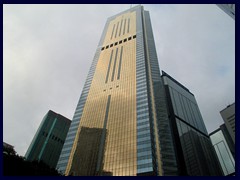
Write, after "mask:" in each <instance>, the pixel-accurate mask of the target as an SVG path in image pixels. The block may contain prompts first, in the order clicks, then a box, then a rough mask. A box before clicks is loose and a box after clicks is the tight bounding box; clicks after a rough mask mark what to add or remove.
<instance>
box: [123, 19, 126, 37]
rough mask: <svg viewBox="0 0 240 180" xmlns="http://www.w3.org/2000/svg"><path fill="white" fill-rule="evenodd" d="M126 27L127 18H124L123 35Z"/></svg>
mask: <svg viewBox="0 0 240 180" xmlns="http://www.w3.org/2000/svg"><path fill="white" fill-rule="evenodd" d="M125 28H126V19H124V26H123V35H124V34H125Z"/></svg>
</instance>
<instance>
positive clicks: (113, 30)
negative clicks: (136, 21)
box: [111, 18, 130, 39]
mask: <svg viewBox="0 0 240 180" xmlns="http://www.w3.org/2000/svg"><path fill="white" fill-rule="evenodd" d="M122 23H123V19H122V20H121V24H120V30H119V34H118V36H120V35H121V32H122ZM115 27H116V24H114V25H113V29H112V34H111V39H112V38H113V34H114V32H115V36H114V37H115V38H116V37H117V33H118V27H119V21H118V22H117V27H116V31H115ZM125 27H126V19H124V27H123V35H124V34H125ZM129 29H130V18H128V27H127V33H129Z"/></svg>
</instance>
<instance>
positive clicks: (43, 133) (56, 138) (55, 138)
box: [42, 131, 64, 144]
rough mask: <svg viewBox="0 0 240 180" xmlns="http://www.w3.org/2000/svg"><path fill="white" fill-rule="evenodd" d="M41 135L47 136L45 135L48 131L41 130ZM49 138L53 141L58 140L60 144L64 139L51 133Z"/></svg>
mask: <svg viewBox="0 0 240 180" xmlns="http://www.w3.org/2000/svg"><path fill="white" fill-rule="evenodd" d="M42 135H43V136H44V137H47V136H48V132H45V131H43V132H42ZM49 138H51V139H52V140H54V141H57V142H60V143H61V144H63V143H64V141H63V140H62V139H60V138H59V137H57V136H54V135H53V134H52V133H51V134H50V136H49Z"/></svg>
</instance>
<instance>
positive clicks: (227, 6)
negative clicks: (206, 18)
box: [217, 4, 235, 20]
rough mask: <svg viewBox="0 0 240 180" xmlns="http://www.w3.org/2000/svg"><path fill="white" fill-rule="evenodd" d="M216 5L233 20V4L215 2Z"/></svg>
mask: <svg viewBox="0 0 240 180" xmlns="http://www.w3.org/2000/svg"><path fill="white" fill-rule="evenodd" d="M217 6H218V7H219V8H221V9H222V10H223V11H224V12H225V13H226V14H228V15H229V16H230V17H231V18H233V19H234V20H235V4H217Z"/></svg>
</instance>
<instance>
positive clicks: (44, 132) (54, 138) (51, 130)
mask: <svg viewBox="0 0 240 180" xmlns="http://www.w3.org/2000/svg"><path fill="white" fill-rule="evenodd" d="M70 124H71V121H70V120H69V119H67V118H66V117H64V116H62V115H60V114H57V113H55V112H53V111H51V110H50V111H48V113H47V114H46V115H45V116H44V118H43V120H42V122H41V124H40V126H39V128H38V130H37V132H36V134H35V136H34V138H33V140H32V142H31V144H30V146H29V148H28V150H27V152H26V155H25V157H26V159H27V160H29V161H34V160H37V161H43V162H44V163H46V164H47V165H49V166H50V167H53V168H55V167H56V165H57V162H58V159H59V156H60V153H61V150H62V147H63V144H64V141H65V138H66V136H67V132H68V129H69V127H70Z"/></svg>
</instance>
